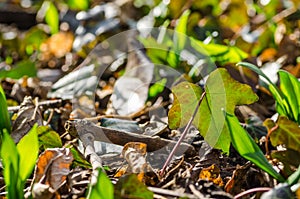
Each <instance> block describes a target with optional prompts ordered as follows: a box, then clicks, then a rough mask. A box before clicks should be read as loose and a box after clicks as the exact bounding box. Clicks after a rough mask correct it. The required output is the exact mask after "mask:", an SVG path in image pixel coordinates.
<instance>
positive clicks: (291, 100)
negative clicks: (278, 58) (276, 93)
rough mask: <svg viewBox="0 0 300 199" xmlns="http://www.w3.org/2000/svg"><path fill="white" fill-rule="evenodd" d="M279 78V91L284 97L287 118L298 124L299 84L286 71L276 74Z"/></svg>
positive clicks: (299, 117)
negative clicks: (287, 113) (287, 112)
mask: <svg viewBox="0 0 300 199" xmlns="http://www.w3.org/2000/svg"><path fill="white" fill-rule="evenodd" d="M278 74H279V78H280V90H281V92H282V93H283V95H284V96H285V99H286V104H287V106H288V108H289V109H288V110H289V111H290V114H289V115H286V116H288V117H289V118H290V119H291V120H293V121H296V122H298V124H299V123H300V82H299V81H298V79H297V78H296V77H294V76H293V75H292V74H290V73H288V72H287V71H284V70H280V71H279V72H278Z"/></svg>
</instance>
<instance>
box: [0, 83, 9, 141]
mask: <svg viewBox="0 0 300 199" xmlns="http://www.w3.org/2000/svg"><path fill="white" fill-rule="evenodd" d="M0 106H1V107H0V135H1V136H0V140H1V137H2V134H3V130H4V129H6V131H7V132H8V133H10V132H11V124H10V119H9V114H8V111H7V103H6V97H5V92H4V91H3V89H2V86H1V85H0ZM0 143H1V142H0Z"/></svg>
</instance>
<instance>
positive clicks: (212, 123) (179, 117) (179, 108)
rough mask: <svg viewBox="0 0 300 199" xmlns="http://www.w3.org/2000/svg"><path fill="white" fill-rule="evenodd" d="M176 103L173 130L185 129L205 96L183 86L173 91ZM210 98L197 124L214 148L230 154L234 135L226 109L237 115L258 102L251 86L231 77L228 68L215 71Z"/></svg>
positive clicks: (209, 84)
mask: <svg viewBox="0 0 300 199" xmlns="http://www.w3.org/2000/svg"><path fill="white" fill-rule="evenodd" d="M172 91H173V93H174V96H175V97H174V103H173V106H172V108H171V109H170V111H169V126H170V128H172V129H174V128H178V127H183V126H184V125H186V124H187V122H188V120H189V119H190V118H191V116H192V114H193V112H194V110H195V107H196V104H197V102H198V100H199V98H200V96H201V93H202V91H201V88H200V87H198V86H196V85H193V84H190V83H186V82H185V83H181V84H179V85H177V86H176V87H174V88H173V89H172ZM205 91H206V95H205V97H204V99H203V101H202V103H201V105H200V108H199V111H198V113H197V114H196V117H195V119H194V121H193V124H194V125H195V126H196V127H197V128H198V129H199V131H200V134H201V135H202V136H203V137H204V139H205V140H206V141H207V142H208V143H209V144H210V145H211V146H212V147H215V148H218V149H222V150H223V151H224V152H225V153H229V146H230V135H229V132H228V129H227V126H226V124H225V118H224V116H223V113H222V111H221V110H222V109H225V110H226V111H227V112H229V113H231V114H234V109H235V106H236V105H242V104H251V103H253V102H255V101H257V100H258V97H257V95H256V94H255V93H254V92H253V91H252V89H251V87H250V86H248V85H246V84H241V83H239V82H237V81H236V80H234V79H233V78H231V76H230V75H229V73H228V72H227V70H226V69H224V68H220V69H216V70H215V71H213V72H212V73H211V74H210V75H209V77H208V79H207V82H206V85H205Z"/></svg>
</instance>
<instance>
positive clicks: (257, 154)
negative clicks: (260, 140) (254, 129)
mask: <svg viewBox="0 0 300 199" xmlns="http://www.w3.org/2000/svg"><path fill="white" fill-rule="evenodd" d="M224 115H225V118H226V123H227V125H228V129H229V132H230V138H231V142H232V145H233V147H234V148H235V149H236V150H237V152H238V153H239V154H240V155H241V156H242V157H243V158H245V159H247V160H249V161H251V162H252V163H254V164H255V165H256V166H258V167H259V168H261V169H262V170H264V171H266V172H267V173H268V174H270V175H271V176H273V177H274V178H275V179H277V180H278V181H280V182H283V181H284V178H283V177H282V176H281V175H280V174H279V173H278V172H277V171H275V169H273V167H272V165H271V164H270V163H269V162H268V160H267V158H266V157H265V156H264V154H263V152H262V151H261V149H260V148H259V147H258V146H257V144H256V143H255V141H254V140H253V139H252V137H251V136H250V135H249V134H248V132H247V131H246V130H245V129H243V127H242V126H241V125H240V122H239V120H238V119H237V117H235V116H234V115H232V114H229V113H226V112H225V111H224Z"/></svg>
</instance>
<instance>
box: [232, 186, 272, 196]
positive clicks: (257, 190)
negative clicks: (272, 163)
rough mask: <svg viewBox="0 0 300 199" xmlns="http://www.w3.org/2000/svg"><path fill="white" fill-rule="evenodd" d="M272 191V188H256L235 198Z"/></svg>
mask: <svg viewBox="0 0 300 199" xmlns="http://www.w3.org/2000/svg"><path fill="white" fill-rule="evenodd" d="M271 189H272V188H270V187H256V188H253V189H248V190H247V191H243V192H241V193H239V194H237V195H236V196H234V199H239V198H242V197H244V196H246V195H248V194H251V193H255V192H267V191H270V190H271Z"/></svg>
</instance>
